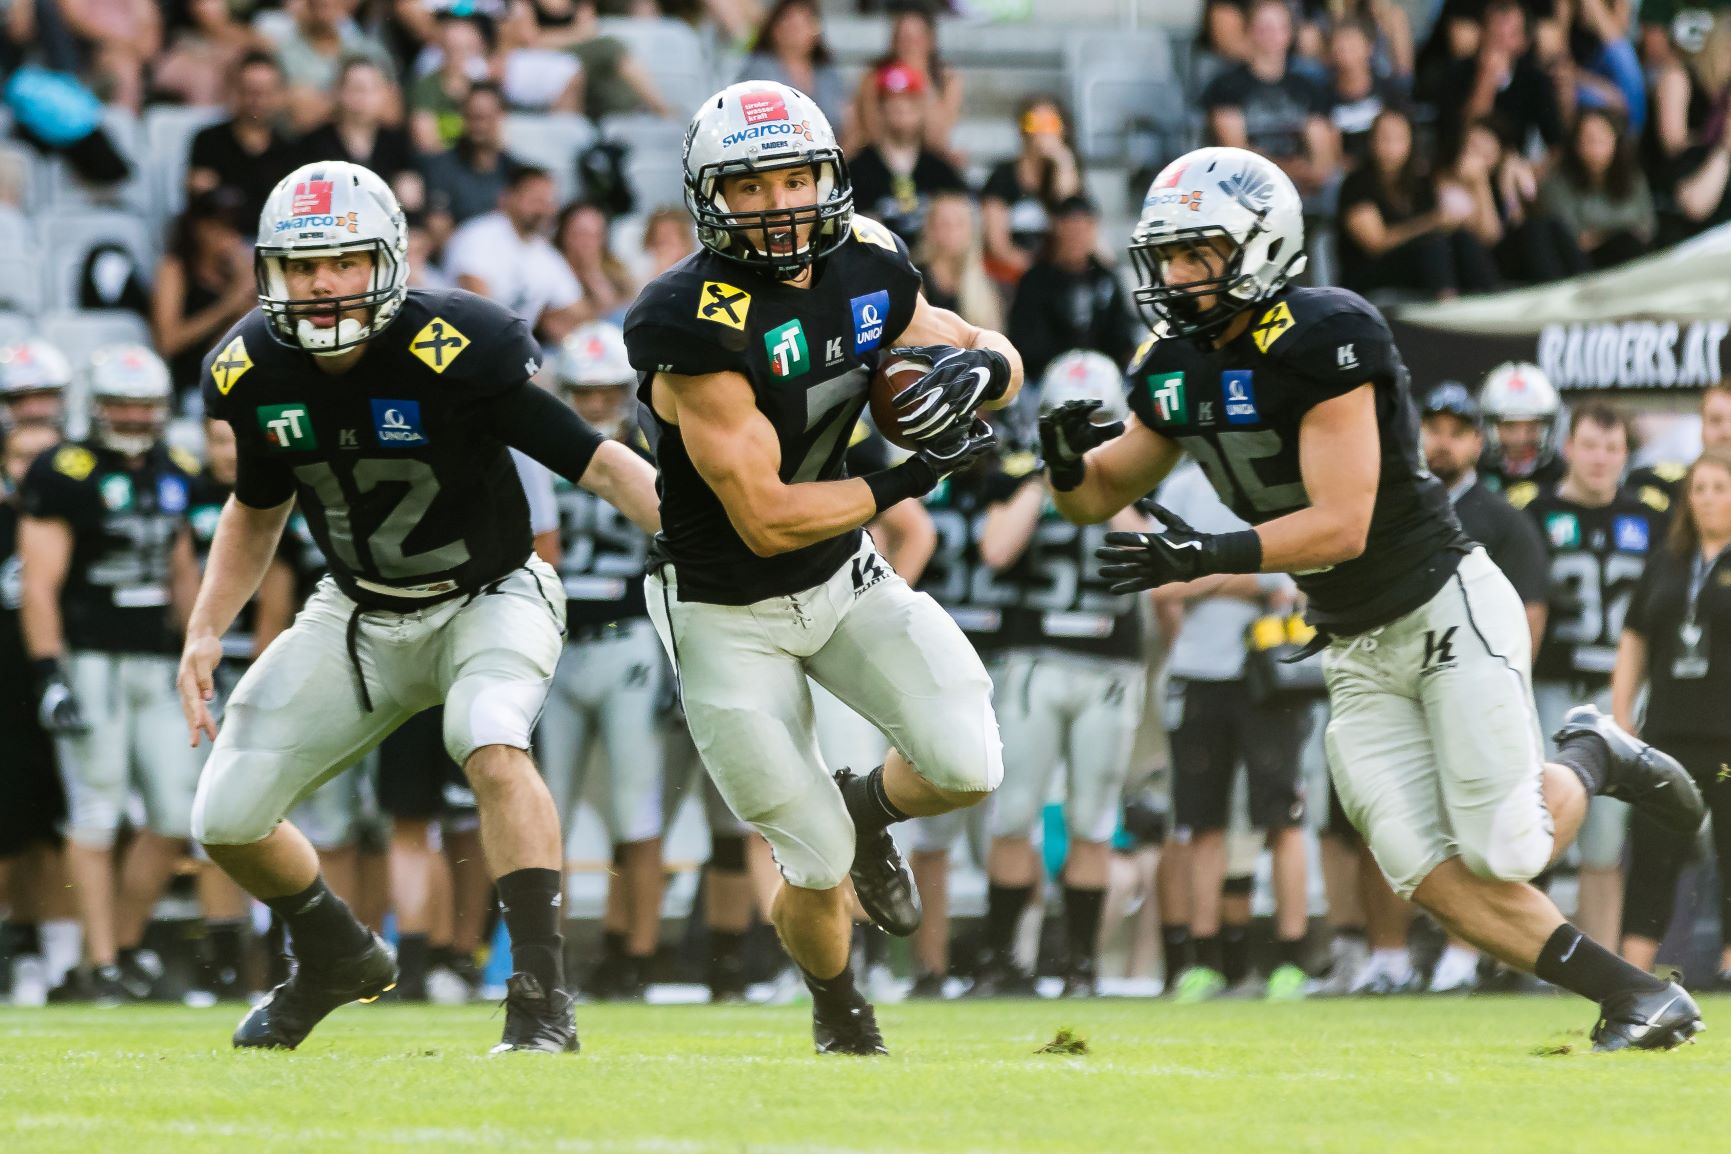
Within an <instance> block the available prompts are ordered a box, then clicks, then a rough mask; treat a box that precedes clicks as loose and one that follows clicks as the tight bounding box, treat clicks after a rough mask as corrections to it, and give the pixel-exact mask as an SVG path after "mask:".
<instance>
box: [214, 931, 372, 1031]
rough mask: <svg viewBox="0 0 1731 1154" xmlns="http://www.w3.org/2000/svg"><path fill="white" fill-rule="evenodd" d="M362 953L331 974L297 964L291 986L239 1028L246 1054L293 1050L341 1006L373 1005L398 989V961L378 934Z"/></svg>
mask: <svg viewBox="0 0 1731 1154" xmlns="http://www.w3.org/2000/svg"><path fill="white" fill-rule="evenodd" d="M372 939H373V940H372V941H371V942H370V943H368V945H367V948H366V949H364V950H362V951H361V952H360V953H358V954H356V955H354V956H353V957H351V958H348V959H346V960H344V961H342V962H339V963H338V964H337V965H335V966H331V967H330V968H328V969H326V968H323V967H314V966H309V965H308V964H307V963H306V962H305V961H302V960H299V959H296V960H295V961H293V962H291V963H290V969H289V977H288V980H287V981H286V982H284V983H283V984H282V985H280V986H278V987H277V988H276V989H274V990H272V991H271V992H270V993H268V994H266V995H265V996H264V998H263V1000H261V1001H260V1002H259V1003H258V1005H256V1006H254V1007H253V1008H252V1009H251V1010H250V1011H248V1013H247V1015H246V1017H244V1018H242V1019H241V1020H240V1025H239V1026H237V1027H235V1031H234V1045H235V1048H236V1049H241V1050H292V1049H294V1048H295V1047H296V1046H299V1045H300V1044H301V1043H302V1042H303V1041H305V1040H306V1036H307V1035H308V1034H310V1033H312V1029H313V1027H314V1026H316V1025H318V1024H319V1023H320V1022H321V1021H323V1020H324V1018H325V1016H326V1015H327V1014H329V1013H330V1012H331V1011H332V1010H334V1009H336V1008H337V1007H338V1006H341V1005H344V1004H346V1003H348V1002H370V1001H373V1000H374V999H375V998H377V997H378V996H379V995H380V994H383V993H385V992H386V991H387V990H390V989H391V988H392V987H394V986H395V985H396V984H397V959H396V955H394V954H392V953H391V948H390V947H389V946H387V945H386V944H385V942H384V939H383V938H381V937H379V935H377V934H373V935H372Z"/></svg>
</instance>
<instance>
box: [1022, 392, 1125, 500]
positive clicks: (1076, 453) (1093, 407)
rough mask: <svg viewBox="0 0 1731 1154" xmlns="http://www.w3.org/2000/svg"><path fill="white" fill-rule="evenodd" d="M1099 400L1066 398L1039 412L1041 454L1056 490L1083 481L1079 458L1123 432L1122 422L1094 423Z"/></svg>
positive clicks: (1071, 487)
mask: <svg viewBox="0 0 1731 1154" xmlns="http://www.w3.org/2000/svg"><path fill="white" fill-rule="evenodd" d="M1099 408H1100V402H1099V401H1065V402H1064V403H1063V404H1061V405H1054V406H1053V407H1052V408H1051V409H1050V410H1049V411H1047V412H1044V413H1041V414H1040V455H1041V456H1042V457H1044V458H1045V459H1046V475H1047V476H1048V477H1050V478H1051V479H1052V488H1054V489H1057V490H1058V491H1059V492H1065V491H1067V490H1070V489H1074V488H1075V487H1076V486H1077V485H1080V484H1081V483H1082V476H1083V472H1084V466H1083V464H1082V458H1083V457H1085V456H1087V454H1088V450H1089V449H1092V448H1093V447H1094V446H1096V445H1104V444H1105V443H1106V442H1107V441H1110V440H1112V439H1113V438H1114V437H1119V436H1122V435H1123V433H1124V422H1123V421H1113V422H1111V423H1110V424H1105V425H1096V424H1095V423H1094V413H1095V412H1096V411H1097V410H1098V409H1099Z"/></svg>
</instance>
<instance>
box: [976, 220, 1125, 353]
mask: <svg viewBox="0 0 1731 1154" xmlns="http://www.w3.org/2000/svg"><path fill="white" fill-rule="evenodd" d="M1099 247H1100V221H1099V217H1098V214H1097V212H1096V210H1095V208H1094V206H1093V205H1092V204H1090V203H1089V202H1088V200H1087V198H1085V197H1081V196H1073V197H1071V198H1069V199H1068V200H1066V201H1064V202H1063V203H1062V204H1060V205H1059V206H1058V207H1057V208H1056V209H1055V210H1054V212H1053V216H1052V238H1051V240H1050V242H1049V243H1048V245H1047V248H1046V255H1045V256H1043V257H1042V258H1041V259H1039V260H1037V261H1035V262H1034V264H1033V266H1032V267H1031V268H1029V269H1028V271H1027V272H1026V273H1024V274H1023V276H1022V279H1021V282H1020V283H1019V284H1017V286H1016V299H1015V302H1014V303H1013V304H1012V305H1011V306H1010V321H1009V327H1008V330H1007V331H1009V332H1012V333H1014V334H1015V340H1016V349H1017V351H1019V352H1020V353H1021V354H1022V367H1023V369H1024V370H1025V371H1026V373H1027V375H1028V378H1029V379H1030V380H1037V379H1038V378H1039V376H1040V374H1042V373H1044V372H1045V371H1046V366H1047V365H1049V364H1051V363H1052V361H1054V360H1056V359H1057V358H1058V357H1059V356H1060V355H1062V354H1063V353H1067V352H1069V351H1070V350H1071V349H1093V350H1094V351H1095V352H1100V353H1105V354H1106V355H1107V356H1109V357H1111V358H1112V359H1113V360H1114V361H1117V362H1118V363H1119V364H1120V365H1122V364H1124V362H1125V361H1126V360H1128V359H1129V356H1130V352H1131V350H1132V349H1133V348H1134V347H1135V338H1134V336H1133V335H1132V330H1131V325H1130V311H1129V308H1128V307H1127V305H1126V302H1125V300H1124V289H1123V286H1122V285H1120V284H1119V283H1118V277H1117V274H1116V273H1114V272H1113V271H1112V269H1111V268H1110V267H1108V266H1107V264H1106V263H1105V262H1104V261H1102V260H1101V259H1100V256H1099Z"/></svg>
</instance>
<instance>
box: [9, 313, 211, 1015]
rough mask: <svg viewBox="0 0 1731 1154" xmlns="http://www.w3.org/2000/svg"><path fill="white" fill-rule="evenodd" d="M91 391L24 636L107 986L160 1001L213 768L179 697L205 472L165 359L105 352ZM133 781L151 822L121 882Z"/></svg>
mask: <svg viewBox="0 0 1731 1154" xmlns="http://www.w3.org/2000/svg"><path fill="white" fill-rule="evenodd" d="M89 381H90V393H91V401H92V404H93V407H94V409H95V413H94V420H93V421H92V426H93V431H92V436H91V437H90V439H89V440H87V441H83V442H77V443H72V442H69V443H67V444H63V445H61V446H60V447H59V448H58V449H55V450H53V451H52V452H49V453H45V454H43V455H42V456H41V457H38V458H37V459H36V463H35V464H33V465H32V466H31V467H30V472H29V473H28V474H27V475H26V476H25V478H24V487H23V505H24V519H23V522H22V523H21V525H20V526H19V535H18V542H19V554H20V556H21V557H22V558H23V561H24V606H23V626H24V641H25V645H26V647H27V648H28V650H29V652H30V657H31V661H32V665H33V667H34V668H35V671H36V684H37V697H36V701H37V708H38V715H39V716H40V718H41V720H42V724H43V727H44V728H46V729H48V730H49V731H50V732H51V733H53V734H54V735H55V737H56V739H57V740H56V747H57V752H58V754H59V759H60V769H61V775H62V776H63V778H64V779H65V782H66V789H67V807H68V816H67V822H66V841H67V846H66V862H67V868H68V872H69V873H70V874H71V877H72V882H73V885H74V887H75V889H76V892H77V895H78V899H79V914H80V917H81V918H82V920H83V922H84V945H85V956H86V960H87V961H88V962H89V964H90V968H91V989H92V992H93V994H94V995H95V996H96V997H97V998H99V999H101V1000H103V1001H113V1000H124V999H128V998H133V999H137V998H144V997H148V996H149V994H150V992H151V989H152V987H153V986H154V985H155V982H156V979H157V978H158V977H160V976H161V973H162V965H161V962H160V961H158V960H157V959H156V957H155V955H154V954H152V953H151V952H150V951H148V950H146V949H143V948H142V942H143V938H144V931H145V928H146V926H147V925H148V924H149V921H150V912H151V910H152V909H153V908H154V907H155V905H156V899H157V898H158V897H159V896H160V894H161V892H162V889H163V887H164V886H165V885H166V884H167V883H168V879H169V876H170V875H171V874H172V873H173V871H174V867H175V864H176V863H177V862H178V861H179V860H180V857H181V854H182V853H183V852H184V849H185V845H186V839H187V837H188V836H189V835H190V834H191V832H192V801H193V789H194V787H195V786H196V784H197V781H198V761H197V759H196V758H195V757H194V756H193V754H192V751H191V750H190V749H188V748H187V747H186V746H185V745H184V744H183V743H182V742H180V741H179V740H178V733H177V732H176V731H177V730H178V728H179V726H178V725H177V724H176V717H175V715H176V712H177V710H176V708H175V700H174V695H173V692H172V688H171V687H172V683H173V669H174V657H173V654H174V649H175V642H176V639H177V635H178V633H179V632H180V629H179V626H180V622H181V621H183V620H184V619H185V615H186V611H187V609H188V607H189V605H190V604H191V594H192V590H193V589H194V588H196V585H197V581H198V569H197V564H196V562H195V561H194V560H193V555H192V545H191V540H190V535H189V534H188V533H187V532H186V523H185V515H186V508H187V503H188V499H189V497H190V494H191V488H192V478H193V475H194V474H195V473H196V472H197V471H198V462H197V461H195V460H193V459H191V458H190V457H189V456H187V455H186V454H184V453H181V452H179V451H177V450H175V451H171V450H170V449H168V448H167V447H166V446H165V445H164V444H163V441H162V434H163V429H164V426H165V424H166V423H167V420H168V408H169V400H170V397H171V395H172V389H171V387H170V384H169V377H168V367H167V366H166V365H164V364H163V363H162V360H161V358H159V357H158V356H157V355H156V354H155V353H153V352H151V351H150V350H149V349H147V348H144V347H143V346H141V345H115V346H109V347H106V348H101V349H98V350H96V351H95V352H94V353H92V354H91V361H90V368H89ZM133 787H136V788H137V790H138V792H139V793H141V794H142V795H143V797H144V799H145V802H146V806H145V808H146V813H147V817H148V821H147V823H146V827H145V828H144V829H142V830H140V831H139V832H138V834H137V836H135V837H134V838H133V839H132V842H131V843H130V845H129V846H128V848H127V851H126V857H125V860H124V862H123V863H122V864H121V867H120V870H119V871H118V875H117V872H116V869H115V863H114V860H113V859H114V843H115V835H116V834H117V832H118V831H119V829H120V824H121V819H122V817H123V816H124V814H125V813H126V805H127V798H128V796H129V793H130V792H131V789H132V788H133ZM117 876H118V877H119V879H120V880H119V882H117V881H116V877H117Z"/></svg>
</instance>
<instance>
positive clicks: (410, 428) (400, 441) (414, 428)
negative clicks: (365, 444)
mask: <svg viewBox="0 0 1731 1154" xmlns="http://www.w3.org/2000/svg"><path fill="white" fill-rule="evenodd" d="M372 406H373V433H374V434H375V435H376V436H377V437H378V440H379V445H380V447H382V448H386V449H412V448H414V447H415V446H416V445H424V444H426V443H427V434H426V433H424V432H423V431H422V430H421V402H419V401H385V400H380V399H378V398H376V397H375V398H374V399H373V401H372Z"/></svg>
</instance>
